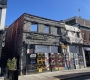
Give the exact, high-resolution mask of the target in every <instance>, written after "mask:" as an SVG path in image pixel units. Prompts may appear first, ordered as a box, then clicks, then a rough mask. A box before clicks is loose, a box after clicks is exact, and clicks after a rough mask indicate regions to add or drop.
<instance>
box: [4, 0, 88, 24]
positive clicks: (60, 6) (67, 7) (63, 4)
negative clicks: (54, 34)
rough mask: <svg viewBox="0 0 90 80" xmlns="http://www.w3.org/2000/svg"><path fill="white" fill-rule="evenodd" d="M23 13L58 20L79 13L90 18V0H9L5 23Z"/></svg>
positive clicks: (10, 21)
mask: <svg viewBox="0 0 90 80" xmlns="http://www.w3.org/2000/svg"><path fill="white" fill-rule="evenodd" d="M79 8H80V13H79V12H78V9H79ZM23 13H28V14H33V15H36V16H40V17H44V18H48V19H52V20H57V21H59V20H65V19H68V18H71V17H74V16H79V15H80V16H81V17H82V18H85V19H88V20H90V0H8V3H7V12H6V22H5V25H7V26H9V25H10V24H12V23H13V22H14V21H15V20H16V19H17V18H18V17H19V16H20V15H22V14H23Z"/></svg>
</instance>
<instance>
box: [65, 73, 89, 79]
mask: <svg viewBox="0 0 90 80" xmlns="http://www.w3.org/2000/svg"><path fill="white" fill-rule="evenodd" d="M66 80H90V74H89V75H84V76H80V77H76V78H71V79H66Z"/></svg>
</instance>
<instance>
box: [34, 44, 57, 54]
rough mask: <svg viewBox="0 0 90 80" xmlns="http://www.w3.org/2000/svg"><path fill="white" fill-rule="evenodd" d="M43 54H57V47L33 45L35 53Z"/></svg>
mask: <svg viewBox="0 0 90 80" xmlns="http://www.w3.org/2000/svg"><path fill="white" fill-rule="evenodd" d="M37 52H43V53H58V47H57V46H51V47H50V46H43V45H35V53H37Z"/></svg>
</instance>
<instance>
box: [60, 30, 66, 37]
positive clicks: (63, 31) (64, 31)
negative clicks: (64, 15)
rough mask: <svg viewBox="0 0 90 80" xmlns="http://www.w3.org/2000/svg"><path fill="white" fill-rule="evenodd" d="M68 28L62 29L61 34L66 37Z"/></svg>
mask: <svg viewBox="0 0 90 80" xmlns="http://www.w3.org/2000/svg"><path fill="white" fill-rule="evenodd" d="M66 32H67V31H66V30H65V29H61V35H62V36H63V37H66Z"/></svg>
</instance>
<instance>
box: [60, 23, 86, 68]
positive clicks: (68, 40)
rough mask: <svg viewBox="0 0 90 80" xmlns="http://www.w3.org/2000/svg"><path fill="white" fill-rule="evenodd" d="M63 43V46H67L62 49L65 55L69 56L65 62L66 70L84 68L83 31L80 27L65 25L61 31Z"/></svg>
mask: <svg viewBox="0 0 90 80" xmlns="http://www.w3.org/2000/svg"><path fill="white" fill-rule="evenodd" d="M61 41H62V43H63V46H67V47H62V48H61V49H62V51H63V53H64V54H65V55H66V56H68V57H66V61H65V64H66V65H65V67H66V69H67V68H68V67H69V69H77V68H81V67H84V60H83V49H82V48H83V47H82V45H83V39H82V35H81V30H80V29H79V28H78V27H74V26H71V25H66V24H65V25H64V27H63V28H62V29H61Z"/></svg>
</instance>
